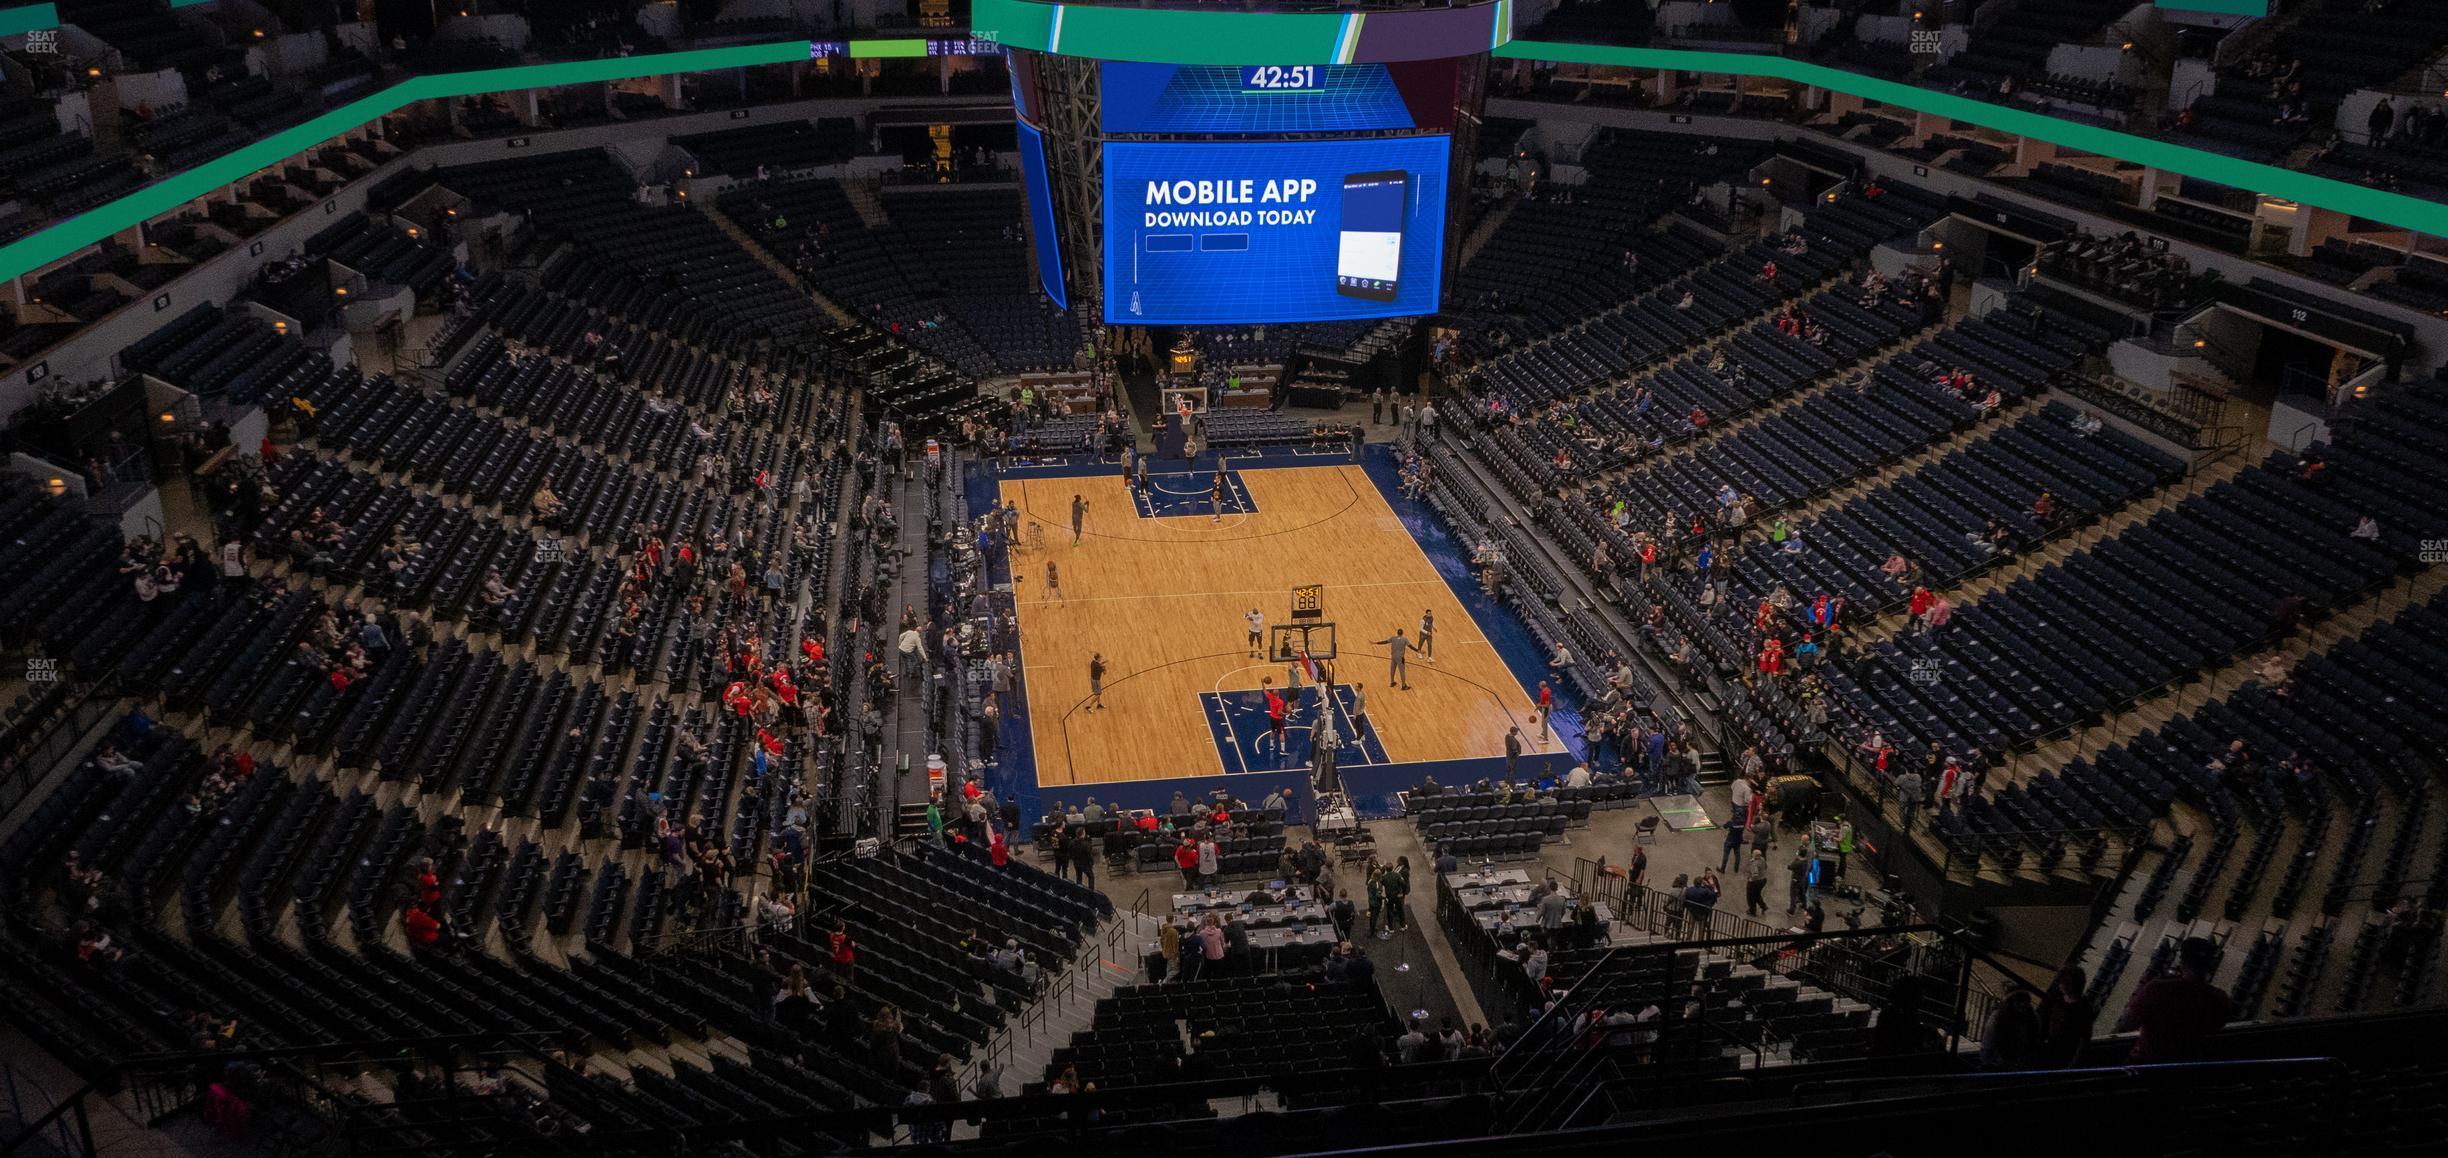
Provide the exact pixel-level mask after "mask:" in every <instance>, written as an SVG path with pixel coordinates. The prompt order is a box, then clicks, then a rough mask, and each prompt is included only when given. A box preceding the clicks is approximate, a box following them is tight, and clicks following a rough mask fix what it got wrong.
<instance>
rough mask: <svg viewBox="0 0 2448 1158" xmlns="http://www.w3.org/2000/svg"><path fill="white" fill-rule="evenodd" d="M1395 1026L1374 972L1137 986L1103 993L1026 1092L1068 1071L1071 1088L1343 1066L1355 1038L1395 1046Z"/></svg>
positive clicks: (1387, 1048)
mask: <svg viewBox="0 0 2448 1158" xmlns="http://www.w3.org/2000/svg"><path fill="white" fill-rule="evenodd" d="M1289 1029H1297V1030H1298V1032H1296V1033H1288V1032H1286V1030H1289ZM1396 1030H1397V1026H1396V1023H1395V1020H1394V1017H1393V1014H1392V1013H1391V1012H1390V1011H1388V1010H1387V1009H1386V1005H1385V998H1384V997H1383V996H1381V995H1380V994H1379V993H1378V991H1377V985H1376V983H1375V982H1374V981H1363V982H1354V981H1327V980H1325V979H1323V978H1321V977H1300V976H1294V975H1289V974H1280V975H1275V976H1269V977H1227V978H1220V979H1209V978H1202V979H1199V980H1195V981H1182V982H1176V983H1173V984H1168V985H1139V986H1133V987H1130V988H1127V989H1123V990H1121V991H1119V992H1117V993H1115V994H1114V995H1113V996H1111V997H1106V998H1101V999H1099V1000H1098V1001H1097V1004H1096V1020H1095V1022H1094V1023H1093V1024H1092V1025H1090V1026H1089V1028H1087V1029H1086V1030H1083V1031H1081V1032H1080V1033H1078V1034H1077V1035H1075V1036H1073V1037H1072V1039H1071V1043H1070V1044H1069V1045H1066V1046H1063V1047H1061V1048H1059V1049H1056V1050H1055V1051H1054V1053H1053V1056H1052V1058H1051V1059H1050V1060H1049V1061H1048V1062H1047V1063H1046V1072H1045V1076H1044V1080H1043V1081H1032V1082H1031V1083H1030V1084H1029V1085H1028V1086H1027V1087H1026V1089H1025V1091H1024V1092H1029V1093H1038V1092H1043V1091H1044V1089H1045V1087H1046V1086H1048V1085H1051V1084H1052V1083H1054V1082H1056V1081H1057V1080H1059V1079H1061V1078H1062V1077H1063V1076H1064V1075H1065V1074H1072V1075H1074V1076H1076V1078H1077V1080H1078V1082H1079V1086H1078V1087H1074V1088H1075V1089H1076V1088H1081V1087H1085V1086H1086V1085H1088V1084H1090V1083H1093V1084H1094V1085H1095V1086H1096V1088H1098V1089H1100V1090H1116V1089H1128V1088H1130V1087H1132V1086H1138V1085H1156V1084H1161V1083H1164V1082H1172V1081H1181V1080H1183V1079H1184V1078H1185V1077H1188V1076H1192V1075H1195V1076H1197V1077H1199V1078H1202V1079H1209V1078H1237V1077H1255V1076H1259V1075H1264V1074H1284V1073H1317V1072H1320V1071H1331V1070H1339V1069H1342V1068H1345V1067H1346V1066H1349V1065H1350V1064H1352V1056H1353V1051H1354V1049H1355V1043H1366V1044H1368V1045H1370V1046H1373V1047H1374V1051H1375V1052H1378V1053H1390V1052H1391V1051H1392V1046H1393V1040H1394V1037H1395V1035H1396ZM1185 1043H1186V1044H1185Z"/></svg>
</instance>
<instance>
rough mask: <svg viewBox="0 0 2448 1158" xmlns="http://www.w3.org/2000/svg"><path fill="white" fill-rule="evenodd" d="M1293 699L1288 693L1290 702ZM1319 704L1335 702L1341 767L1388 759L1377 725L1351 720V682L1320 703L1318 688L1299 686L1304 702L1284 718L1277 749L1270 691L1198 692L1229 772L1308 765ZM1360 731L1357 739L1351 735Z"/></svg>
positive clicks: (1337, 762)
mask: <svg viewBox="0 0 2448 1158" xmlns="http://www.w3.org/2000/svg"><path fill="white" fill-rule="evenodd" d="M1288 700H1289V697H1287V701H1288ZM1321 702H1324V703H1328V704H1330V705H1331V708H1330V710H1332V711H1333V712H1334V717H1335V730H1336V731H1338V732H1340V733H1342V735H1343V737H1344V741H1343V747H1342V749H1341V750H1340V751H1338V752H1337V753H1336V754H1335V768H1336V769H1337V770H1338V771H1340V770H1341V769H1345V768H1351V767H1358V766H1367V765H1372V764H1384V763H1387V762H1388V761H1387V757H1386V750H1385V743H1384V742H1383V741H1381V740H1379V739H1378V738H1377V725H1376V723H1375V722H1374V721H1372V720H1370V719H1369V718H1368V717H1366V716H1362V717H1360V719H1359V721H1358V726H1357V727H1355V726H1354V721H1353V719H1352V712H1351V708H1352V690H1351V686H1350V685H1348V684H1336V685H1335V686H1334V698H1333V699H1332V700H1331V701H1320V699H1319V698H1318V690H1317V688H1315V687H1312V686H1304V687H1302V688H1301V694H1300V700H1299V702H1298V703H1297V705H1295V706H1294V707H1293V709H1292V710H1291V711H1290V712H1288V713H1286V715H1285V718H1284V742H1283V744H1282V745H1281V746H1280V747H1279V746H1278V745H1277V744H1276V743H1275V735H1274V731H1273V729H1272V728H1270V727H1269V723H1268V719H1267V709H1266V693H1265V692H1263V691H1260V690H1258V689H1256V688H1251V689H1249V690H1246V691H1237V692H1200V693H1199V703H1200V705H1201V706H1202V707H1203V708H1204V710H1205V714H1206V717H1207V732H1208V735H1209V736H1210V737H1212V738H1213V739H1214V740H1215V745H1216V754H1217V756H1218V758H1220V759H1221V760H1222V761H1223V763H1224V770H1225V773H1226V774H1227V775H1237V774H1246V773H1251V772H1274V771H1279V770H1294V769H1297V770H1302V771H1306V770H1307V769H1308V768H1309V761H1310V757H1311V756H1312V755H1314V753H1315V746H1314V745H1313V744H1312V743H1311V742H1310V732H1309V729H1310V726H1311V725H1313V724H1314V723H1316V721H1317V713H1318V709H1319V707H1320V705H1321ZM1355 733H1357V735H1358V738H1357V739H1356V740H1355V739H1353V736H1354V734H1355Z"/></svg>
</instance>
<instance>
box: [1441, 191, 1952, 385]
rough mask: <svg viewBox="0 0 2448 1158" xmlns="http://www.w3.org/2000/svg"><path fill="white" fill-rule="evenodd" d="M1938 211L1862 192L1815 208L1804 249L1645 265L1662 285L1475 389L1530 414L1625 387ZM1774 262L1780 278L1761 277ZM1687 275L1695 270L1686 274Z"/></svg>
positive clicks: (1509, 362)
mask: <svg viewBox="0 0 2448 1158" xmlns="http://www.w3.org/2000/svg"><path fill="white" fill-rule="evenodd" d="M1939 214H1940V209H1939V206H1938V204H1937V203H1936V202H1934V201H1922V200H1919V199H1918V197H1917V195H1913V194H1909V193H1888V194H1884V195H1882V196H1881V197H1879V198H1877V199H1876V200H1873V199H1871V198H1868V197H1863V196H1858V195H1856V196H1853V197H1846V198H1841V199H1839V200H1838V201H1834V202H1827V203H1823V204H1820V205H1818V206H1816V207H1814V208H1813V209H1812V210H1811V212H1810V214H1809V217H1808V218H1807V221H1806V224H1805V226H1804V228H1803V229H1802V230H1801V231H1800V233H1799V236H1800V238H1801V249H1800V251H1799V252H1796V249H1795V245H1794V243H1793V242H1792V241H1790V240H1788V241H1784V242H1755V243H1753V244H1751V245H1749V246H1746V247H1744V248H1743V249H1742V250H1741V251H1739V252H1737V253H1734V254H1731V255H1729V256H1726V257H1723V258H1720V259H1717V260H1715V261H1710V262H1707V263H1705V264H1700V265H1698V266H1697V268H1693V267H1692V264H1691V263H1690V262H1688V261H1677V260H1669V261H1665V262H1656V261H1651V260H1647V259H1644V260H1643V261H1642V262H1641V268H1642V269H1644V270H1648V269H1653V268H1654V269H1656V270H1657V274H1656V275H1646V274H1645V275H1643V276H1660V277H1661V280H1660V281H1659V282H1657V283H1654V284H1655V285H1656V287H1657V288H1654V289H1648V290H1646V291H1644V292H1642V293H1640V294H1639V295H1638V296H1636V297H1628V298H1626V297H1619V298H1618V299H1616V300H1617V301H1619V302H1621V303H1623V304H1620V305H1616V306H1613V307H1611V308H1607V309H1606V310H1605V311H1604V312H1601V313H1598V314H1596V315H1595V316H1589V315H1580V316H1578V317H1575V318H1566V319H1563V320H1562V322H1561V323H1559V324H1561V325H1572V328H1571V329H1569V330H1566V331H1565V332H1563V333H1559V334H1556V335H1555V336H1553V337H1550V338H1546V339H1544V340H1540V341H1535V342H1531V343H1529V344H1527V345H1525V346H1523V347H1522V348H1521V349H1519V350H1515V351H1511V352H1507V353H1503V354H1500V355H1498V356H1496V357H1494V358H1491V359H1489V360H1487V361H1484V362H1482V363H1480V364H1479V365H1478V366H1477V367H1476V368H1475V369H1474V370H1473V372H1472V375H1471V378H1470V380H1469V385H1470V387H1471V389H1472V390H1473V391H1474V392H1475V393H1479V394H1492V395H1494V396H1495V397H1496V398H1497V399H1499V400H1501V405H1502V408H1503V409H1505V410H1509V411H1513V412H1520V413H1528V412H1533V411H1535V410H1536V409H1537V408H1538V407H1540V406H1543V405H1544V404H1545V403H1546V402H1547V401H1549V400H1551V399H1554V398H1559V397H1567V396H1570V395H1572V394H1574V393H1576V392H1578V391H1581V390H1584V389H1590V388H1594V387H1600V386H1604V385H1607V384H1610V383H1616V382H1621V381H1623V380H1625V379H1627V378H1630V377H1632V376H1634V375H1635V374H1636V373H1638V372H1639V371H1642V370H1645V369H1647V368H1648V367H1650V366H1652V365H1653V364H1654V363H1655V362H1656V361H1657V360H1658V359H1659V358H1661V357H1662V356H1664V355H1667V354H1671V353H1673V352H1675V351H1677V350H1682V349H1686V348H1689V347H1691V346H1694V345H1698V344H1700V343H1701V342H1703V341H1705V340H1707V339H1709V338H1711V337H1714V336H1716V335H1719V334H1722V333H1724V332H1726V331H1728V330H1731V329H1734V328H1736V327H1738V326H1740V325H1743V324H1745V323H1747V322H1749V321H1752V320H1754V319H1756V318H1759V317H1760V316H1761V315H1762V314H1764V313H1765V312H1767V311H1768V310H1769V309H1770V308H1772V307H1774V306H1776V305H1778V304H1781V303H1784V302H1786V301H1790V300H1793V299H1794V298H1796V297H1799V296H1802V295H1806V294H1808V293H1809V292H1811V291H1812V290H1813V289H1815V288H1817V287H1818V286H1819V284H1820V283H1821V282H1824V281H1826V280H1827V279H1828V278H1830V277H1832V276H1834V275H1835V274H1836V273H1837V272H1838V271H1839V270H1841V269H1842V268H1844V266H1845V265H1846V264H1848V263H1849V262H1851V261H1853V260H1856V259H1858V258H1860V257H1862V256H1864V255H1866V254H1867V253H1868V252H1869V250H1870V248H1871V246H1873V245H1875V244H1877V243H1878V242H1881V241H1886V240H1890V239H1893V238H1895V237H1897V236H1899V235H1904V234H1910V233H1912V232H1914V231H1915V230H1917V229H1918V228H1920V227H1921V226H1923V225H1926V224H1928V223H1929V222H1931V221H1934V220H1936V219H1937V217H1938V216H1939ZM1618 260H1619V261H1620V257H1619V258H1618ZM1772 263H1773V264H1774V265H1775V266H1776V269H1777V277H1776V278H1774V279H1768V278H1765V277H1763V276H1762V274H1763V273H1764V272H1765V270H1766V269H1767V267H1768V266H1769V265H1770V264H1772ZM1685 269H1691V272H1689V273H1681V272H1680V271H1683V270H1685ZM1665 275H1675V276H1665ZM1686 298H1688V299H1689V301H1690V304H1689V305H1688V306H1686V305H1683V304H1682V303H1683V302H1684V301H1685V299H1686ZM1576 322H1578V323H1579V324H1574V323H1576Z"/></svg>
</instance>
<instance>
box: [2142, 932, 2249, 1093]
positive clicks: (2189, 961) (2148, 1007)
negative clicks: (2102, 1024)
mask: <svg viewBox="0 0 2448 1158" xmlns="http://www.w3.org/2000/svg"><path fill="white" fill-rule="evenodd" d="M2217 965H2218V949H2217V947H2216V946H2214V945H2212V944H2211V943H2210V941H2209V939H2208V938H2206V937H2187V938H2185V940H2184V943H2183V944H2182V945H2181V946H2179V947H2178V948H2177V951H2176V972H2174V973H2171V974H2169V975H2167V976H2165V977H2157V978H2153V979H2151V980H2149V981H2145V982H2143V983H2142V987H2141V988H2140V989H2136V990H2134V995H2133V1000H2132V1001H2131V1002H2128V1003H2127V1004H2126V1006H2125V1015H2124V1016H2123V1017H2120V1018H2118V1019H2117V1025H2116V1027H2117V1032H2119V1033H2122V1032H2124V1031H2126V1030H2138V1031H2140V1036H2138V1037H2136V1038H2134V1044H2133V1060H2135V1061H2137V1062H2143V1063H2146V1064H2158V1063H2164V1062H2188V1061H2197V1060H2199V1059H2200V1058H2201V1056H2202V1044H2203V1043H2204V1042H2205V1041H2208V1040H2209V1038H2210V1035H2211V1034H2213V1033H2216V1032H2218V1030H2219V1028H2220V1027H2221V1026H2224V1025H2226V1024H2227V1022H2228V1021H2229V1020H2231V1019H2233V1018H2234V1017H2235V1001H2234V1000H2233V999H2231V998H2229V997H2228V996H2227V991H2226V990H2224V989H2221V988H2219V987H2218V986H2216V985H2212V984H2211V983H2210V974H2211V973H2212V972H2214V971H2215V970H2216V968H2217Z"/></svg>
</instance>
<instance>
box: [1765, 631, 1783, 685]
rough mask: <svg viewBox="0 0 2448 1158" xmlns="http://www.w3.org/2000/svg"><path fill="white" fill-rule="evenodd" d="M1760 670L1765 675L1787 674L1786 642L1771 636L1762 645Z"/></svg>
mask: <svg viewBox="0 0 2448 1158" xmlns="http://www.w3.org/2000/svg"><path fill="white" fill-rule="evenodd" d="M1759 669H1760V671H1761V673H1762V674H1765V675H1783V674H1785V641H1784V640H1781V639H1778V638H1776V637H1775V636H1770V637H1769V638H1768V642H1766V643H1764V644H1761V645H1760V654H1759Z"/></svg>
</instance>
